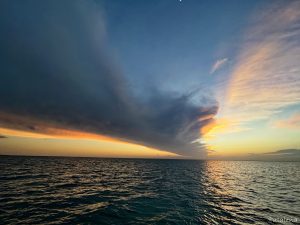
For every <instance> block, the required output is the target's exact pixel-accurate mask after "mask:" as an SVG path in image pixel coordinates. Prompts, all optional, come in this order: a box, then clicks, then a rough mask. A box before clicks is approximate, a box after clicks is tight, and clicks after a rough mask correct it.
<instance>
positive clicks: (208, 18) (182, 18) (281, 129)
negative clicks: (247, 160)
mask: <svg viewBox="0 0 300 225" xmlns="http://www.w3.org/2000/svg"><path fill="white" fill-rule="evenodd" d="M0 49H1V51H0V76H1V82H0V154H12V155H61V156H95V157H142V158H145V157H146V158H147V157H149V158H195V159H202V158H207V157H211V156H222V155H224V156H228V155H235V156H236V155H241V154H249V153H251V154H257V153H259V154H260V153H266V152H272V151H277V150H281V149H297V148H300V63H299V62H300V2H299V1H283V0H282V1H273V0H272V1H271V0H265V1H263V0H259V1H255V0H251V1H250V0H249V1H243V2H241V1H234V0H228V1H200V0H182V1H179V0H149V1H139V0H87V1H82V0H72V1H71V0H66V1H51V0H46V1H42V2H41V1H38V0H29V1H21V0H16V1H9V0H3V1H1V2H0Z"/></svg>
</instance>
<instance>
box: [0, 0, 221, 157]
mask: <svg viewBox="0 0 300 225" xmlns="http://www.w3.org/2000/svg"><path fill="white" fill-rule="evenodd" d="M0 28H1V30H0V47H1V52H0V66H1V83H0V112H1V113H2V116H1V117H0V118H1V120H0V125H1V126H6V127H15V128H17V129H21V130H29V131H30V130H32V131H42V130H47V129H37V128H38V127H43V126H44V127H47V126H49V127H51V126H53V125H55V126H57V125H58V124H59V126H60V127H62V128H64V129H74V130H80V131H84V132H90V133H95V134H101V135H107V136H111V137H114V138H120V139H123V140H127V141H129V142H134V143H139V144H143V145H145V146H150V147H155V148H159V149H163V150H167V151H170V152H174V153H176V154H180V155H188V156H189V155H201V154H205V148H204V147H203V146H201V145H199V144H197V143H196V142H194V140H195V139H198V138H199V130H200V129H201V127H203V126H205V125H207V124H208V123H210V122H211V121H212V120H213V119H212V117H213V116H214V115H215V114H216V112H217V109H218V107H217V105H216V104H213V105H207V104H203V105H202V104H201V102H200V103H197V104H196V103H195V101H193V100H192V99H193V97H194V95H193V94H192V93H187V94H185V95H182V94H181V95H176V94H174V93H162V92H159V91H156V92H153V93H151V94H149V93H147V94H145V96H147V98H146V97H145V96H137V95H135V94H134V92H135V90H133V89H132V88H131V87H130V86H129V85H128V84H127V81H126V79H125V77H124V76H123V74H122V69H121V68H120V66H119V65H118V63H116V61H115V60H114V57H113V53H112V51H110V48H109V47H108V46H109V40H108V39H109V38H108V34H107V31H106V30H107V29H106V23H105V20H104V17H103V13H102V11H101V7H100V6H99V5H98V4H96V3H94V2H91V1H63V2H58V1H43V2H39V1H18V2H11V1H1V3H0ZM145 92H146V90H145ZM149 96H150V97H149ZM8 114H9V115H15V116H16V117H21V118H23V119H21V120H18V121H13V120H11V119H9V118H8V117H6V116H5V115H8ZM12 118H13V117H12ZM48 130H49V129H48Z"/></svg>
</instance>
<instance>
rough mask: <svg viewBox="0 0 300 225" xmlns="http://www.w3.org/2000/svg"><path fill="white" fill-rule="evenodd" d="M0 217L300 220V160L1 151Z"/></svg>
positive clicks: (35, 220)
mask: <svg viewBox="0 0 300 225" xmlns="http://www.w3.org/2000/svg"><path fill="white" fill-rule="evenodd" d="M0 224H22V225H23V224H116V225H125V224H147V225H151V224H300V163H299V162H262V161H205V160H176V159H104V158H71V157H17V156H1V157H0Z"/></svg>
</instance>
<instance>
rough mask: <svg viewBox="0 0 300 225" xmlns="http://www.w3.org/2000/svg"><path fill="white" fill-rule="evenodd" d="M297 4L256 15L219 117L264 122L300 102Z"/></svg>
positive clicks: (299, 8)
mask: <svg viewBox="0 0 300 225" xmlns="http://www.w3.org/2000/svg"><path fill="white" fill-rule="evenodd" d="M299 62H300V2H299V1H291V2H284V3H282V4H275V5H273V6H271V7H269V8H266V9H264V11H263V12H261V14H256V15H255V20H254V21H253V22H252V25H251V27H250V28H249V29H248V32H247V33H246V35H245V38H244V40H243V41H242V44H241V52H240V53H239V55H238V57H237V63H236V65H235V67H234V69H233V73H232V74H231V78H230V81H229V83H228V87H229V88H228V93H227V97H226V100H225V102H224V104H223V105H222V106H221V109H220V117H226V118H231V119H232V120H234V122H235V123H240V125H245V124H247V123H249V122H253V121H258V120H266V119H268V118H269V117H271V116H272V115H274V114H276V113H278V112H281V111H283V110H284V109H285V108H286V107H288V106H292V105H297V104H299V102H300V79H299V73H300V64H299Z"/></svg>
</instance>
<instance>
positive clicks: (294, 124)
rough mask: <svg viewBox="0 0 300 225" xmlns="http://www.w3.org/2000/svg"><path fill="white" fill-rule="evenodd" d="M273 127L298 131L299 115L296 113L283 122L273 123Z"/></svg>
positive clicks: (299, 124)
mask: <svg viewBox="0 0 300 225" xmlns="http://www.w3.org/2000/svg"><path fill="white" fill-rule="evenodd" d="M274 125H275V127H279V128H288V129H300V113H299V112H298V113H296V114H294V115H292V116H291V117H289V118H287V119H285V120H279V121H276V122H275V123H274Z"/></svg>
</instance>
